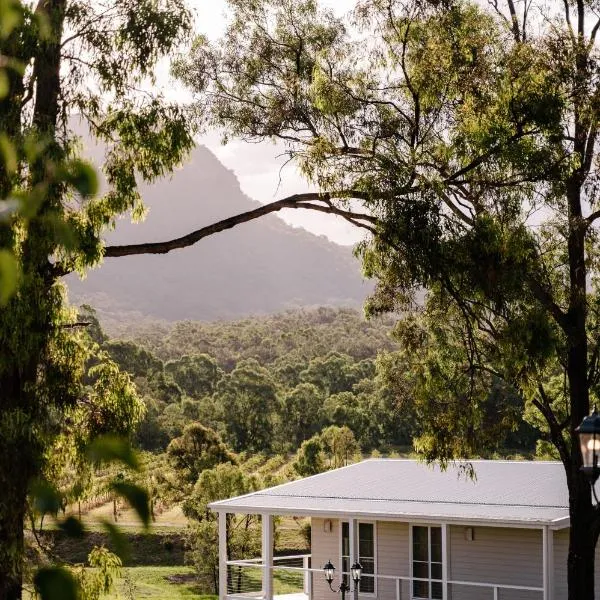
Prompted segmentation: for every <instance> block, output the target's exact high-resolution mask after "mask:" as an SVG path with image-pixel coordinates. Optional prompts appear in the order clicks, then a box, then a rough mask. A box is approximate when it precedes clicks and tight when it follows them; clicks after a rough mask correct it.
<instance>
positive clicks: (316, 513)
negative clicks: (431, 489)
mask: <svg viewBox="0 0 600 600" xmlns="http://www.w3.org/2000/svg"><path fill="white" fill-rule="evenodd" d="M229 502H230V501H227V500H221V501H218V502H212V503H210V504H209V505H208V507H209V508H210V509H211V510H212V511H213V512H227V513H242V514H261V515H274V516H278V515H293V516H295V517H316V518H324V519H339V518H350V517H352V518H355V519H365V520H381V521H404V522H414V523H419V522H420V523H449V524H457V525H463V524H464V525H470V526H475V525H478V526H487V527H519V528H539V527H545V526H549V527H551V528H552V529H562V528H564V527H568V526H569V517H568V516H567V517H559V518H558V519H556V518H554V519H506V518H490V517H488V518H485V517H461V516H447V515H435V514H433V515H425V514H420V513H414V514H411V513H385V512H368V511H362V512H355V511H347V510H332V509H326V510H323V509H310V508H304V509H299V508H285V507H276V508H273V507H264V506H263V507H261V506H248V505H243V504H232V503H229Z"/></svg>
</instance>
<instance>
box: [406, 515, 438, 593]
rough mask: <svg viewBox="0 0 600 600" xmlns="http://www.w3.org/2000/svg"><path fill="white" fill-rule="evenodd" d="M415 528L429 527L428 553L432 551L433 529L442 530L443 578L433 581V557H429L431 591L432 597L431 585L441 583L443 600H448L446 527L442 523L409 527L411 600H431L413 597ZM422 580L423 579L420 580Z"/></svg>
mask: <svg viewBox="0 0 600 600" xmlns="http://www.w3.org/2000/svg"><path fill="white" fill-rule="evenodd" d="M414 527H427V528H428V540H429V542H428V543H429V544H430V547H429V549H428V553H429V552H430V550H431V528H432V527H438V528H439V529H440V530H441V534H442V578H441V579H432V578H431V556H429V591H430V596H431V583H432V582H433V581H435V582H436V583H437V582H440V583H441V584H442V598H443V600H446V598H447V597H448V596H447V575H446V574H447V568H448V565H447V560H448V557H447V553H446V544H447V541H446V525H445V524H442V523H410V527H409V536H408V538H409V539H408V560H409V564H410V571H409V572H410V598H411V600H429V599H428V598H420V597H419V596H414V595H413V589H414V586H413V583H414V582H413V577H414V576H415V575H414V569H413V567H414V560H413V528H414ZM419 579H421V578H419Z"/></svg>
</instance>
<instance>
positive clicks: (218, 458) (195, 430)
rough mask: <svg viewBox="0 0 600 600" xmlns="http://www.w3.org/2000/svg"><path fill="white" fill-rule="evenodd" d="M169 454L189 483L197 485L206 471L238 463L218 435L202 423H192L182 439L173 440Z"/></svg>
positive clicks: (168, 450) (187, 427)
mask: <svg viewBox="0 0 600 600" xmlns="http://www.w3.org/2000/svg"><path fill="white" fill-rule="evenodd" d="M167 453H168V455H169V457H170V458H171V460H172V462H173V464H174V466H175V468H176V469H177V470H179V471H180V472H181V474H182V475H183V476H184V477H185V479H186V480H187V481H189V482H190V483H195V482H196V481H197V480H198V477H199V476H200V474H201V473H202V472H203V471H204V470H206V469H212V468H214V467H216V466H217V465H219V464H221V463H225V462H230V463H232V464H235V463H236V458H235V456H234V455H233V453H232V452H231V451H230V450H229V449H228V448H227V446H226V445H225V444H224V443H223V441H222V440H221V438H220V436H219V434H218V433H216V432H215V431H213V430H212V429H210V428H209V427H204V425H202V424H201V423H190V424H189V425H187V426H186V428H185V429H184V430H183V435H182V436H181V437H178V438H175V439H174V440H171V443H170V444H169V447H168V448H167Z"/></svg>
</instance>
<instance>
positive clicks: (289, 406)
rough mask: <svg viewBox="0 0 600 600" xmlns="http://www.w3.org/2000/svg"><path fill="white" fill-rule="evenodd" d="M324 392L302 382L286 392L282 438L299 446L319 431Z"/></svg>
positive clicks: (295, 446)
mask: <svg viewBox="0 0 600 600" xmlns="http://www.w3.org/2000/svg"><path fill="white" fill-rule="evenodd" d="M322 404H323V397H322V394H321V393H320V392H319V390H318V388H317V387H316V386H314V385H312V384H310V383H301V384H299V385H297V386H296V387H295V388H294V389H293V390H291V391H290V392H288V393H287V394H285V396H284V397H283V401H282V408H281V426H282V433H283V435H282V439H286V440H290V438H291V440H290V441H292V443H293V447H294V448H297V447H298V446H299V445H300V444H301V443H302V442H303V441H304V440H307V439H308V438H309V437H311V436H312V435H314V434H315V433H317V431H318V430H319V425H320V421H321V419H320V408H321V405H322Z"/></svg>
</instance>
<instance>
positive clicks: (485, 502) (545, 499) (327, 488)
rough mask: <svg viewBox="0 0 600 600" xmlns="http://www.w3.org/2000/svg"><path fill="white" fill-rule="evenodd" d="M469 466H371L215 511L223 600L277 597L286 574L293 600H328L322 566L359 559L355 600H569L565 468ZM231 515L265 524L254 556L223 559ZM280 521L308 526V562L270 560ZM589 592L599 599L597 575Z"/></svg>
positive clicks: (344, 565)
mask: <svg viewBox="0 0 600 600" xmlns="http://www.w3.org/2000/svg"><path fill="white" fill-rule="evenodd" d="M471 464H472V465H473V467H474V469H475V474H476V479H471V478H469V477H467V476H466V475H465V473H464V472H463V471H461V470H460V468H458V467H450V468H448V470H447V471H441V470H440V469H439V468H438V467H429V466H427V465H425V464H423V463H420V462H417V461H414V460H395V459H372V460H366V461H363V462H361V463H358V464H354V465H350V466H347V467H344V468H341V469H336V470H334V471H328V472H327V473H322V474H320V475H315V476H313V477H308V478H306V479H302V480H298V481H293V482H291V483H286V484H284V485H280V486H277V487H273V488H270V489H266V490H261V491H259V492H255V493H252V494H248V495H245V496H239V497H237V498H231V499H229V500H223V501H220V502H214V503H213V504H211V505H210V507H211V509H212V510H214V511H217V512H218V513H219V556H220V594H219V597H220V600H231V598H232V597H234V596H237V597H250V596H251V597H252V598H260V599H261V600H272V599H273V597H274V595H275V594H274V586H273V581H274V574H275V577H276V581H279V579H278V575H277V574H278V573H293V572H297V573H303V574H304V578H303V581H304V583H303V586H302V589H301V590H298V591H297V593H295V594H293V595H294V600H303V599H305V600H333V598H334V596H333V595H332V593H331V590H330V588H329V586H328V585H327V582H326V581H325V577H324V575H323V571H322V569H323V566H324V565H325V563H327V561H331V562H332V563H333V564H334V566H335V567H336V568H337V569H338V572H341V573H343V574H344V575H345V576H347V573H348V571H349V566H350V565H352V564H353V563H354V562H357V561H358V562H360V564H361V565H362V569H363V573H362V579H361V581H360V584H359V586H358V587H359V589H358V590H355V591H354V592H353V593H352V594H351V596H354V598H355V600H356V599H357V598H358V599H359V600H363V599H364V600H407V599H408V600H561V599H563V598H566V597H567V589H566V586H567V548H568V539H569V510H568V497H567V486H566V478H565V474H564V471H563V467H562V465H561V464H560V463H557V462H529V461H486V460H477V461H472V463H471ZM227 513H244V514H260V515H262V523H263V539H262V557H261V558H259V559H251V560H244V561H228V558H227V544H226V541H227V531H226V518H225V516H226V514H227ZM276 515H293V516H299V517H300V516H301V517H309V518H310V519H311V526H312V527H311V555H310V556H303V557H287V558H286V557H275V558H274V556H273V517H274V516H276ZM294 561H295V562H294ZM244 568H248V569H254V570H260V577H258V574H256V575H257V576H256V577H255V578H254V579H255V581H260V582H262V585H259V588H260V589H256V590H254V591H252V592H250V591H244V590H240V589H233V588H232V583H231V582H232V578H231V569H237V571H238V572H239V571H240V570H241V569H244ZM228 569H229V573H230V576H229V577H228ZM296 577H297V576H296ZM228 581H229V588H230V589H228ZM338 582H339V580H338ZM596 586H597V589H599V592H600V578H597V583H596ZM334 589H337V586H336V587H334ZM284 591H288V592H289V591H290V590H284ZM278 595H279V596H281V595H289V596H291V594H278ZM598 597H600V595H599V596H598ZM290 600H291V598H290Z"/></svg>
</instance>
